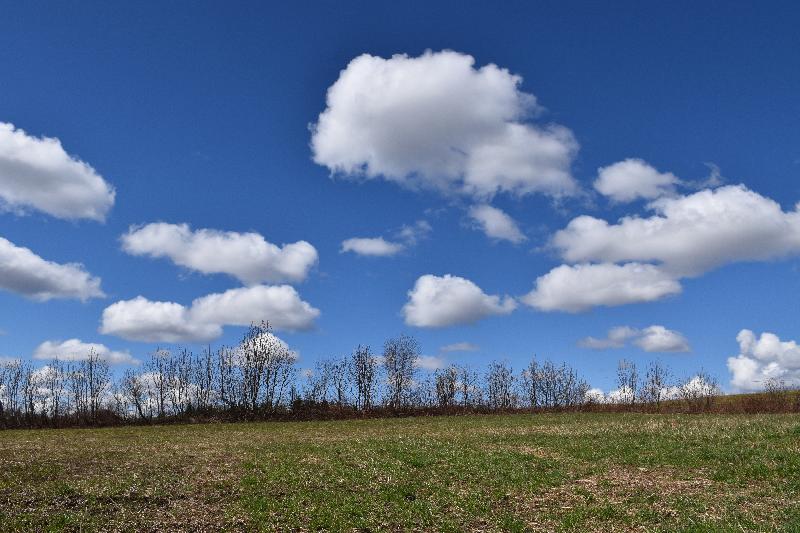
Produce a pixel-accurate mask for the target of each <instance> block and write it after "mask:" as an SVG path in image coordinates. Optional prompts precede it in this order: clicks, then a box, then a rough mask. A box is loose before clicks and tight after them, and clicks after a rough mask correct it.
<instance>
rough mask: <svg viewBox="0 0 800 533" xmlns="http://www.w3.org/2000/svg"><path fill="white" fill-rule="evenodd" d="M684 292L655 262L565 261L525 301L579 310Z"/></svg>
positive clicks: (538, 282) (550, 308)
mask: <svg viewBox="0 0 800 533" xmlns="http://www.w3.org/2000/svg"><path fill="white" fill-rule="evenodd" d="M680 292H681V285H680V283H678V282H677V281H676V280H674V279H672V277H670V276H669V275H667V274H666V273H664V272H663V271H662V270H660V269H659V268H658V267H656V266H653V265H645V264H640V263H627V264H624V265H614V264H609V263H601V264H579V265H572V266H570V265H561V266H559V267H556V268H554V269H552V270H551V271H550V272H548V273H547V274H545V275H543V276H540V277H539V278H537V279H536V283H535V287H534V289H533V290H532V291H531V292H529V293H528V294H526V295H525V296H523V297H522V298H521V301H522V302H523V303H525V304H527V305H529V306H531V307H535V308H536V309H539V310H540V311H567V312H570V313H576V312H580V311H586V310H588V309H591V308H592V307H597V306H609V307H611V306H617V305H625V304H631V303H639V302H651V301H654V300H658V299H660V298H663V297H665V296H669V295H673V294H678V293H680Z"/></svg>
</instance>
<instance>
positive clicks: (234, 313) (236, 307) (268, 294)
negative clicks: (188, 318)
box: [191, 285, 320, 331]
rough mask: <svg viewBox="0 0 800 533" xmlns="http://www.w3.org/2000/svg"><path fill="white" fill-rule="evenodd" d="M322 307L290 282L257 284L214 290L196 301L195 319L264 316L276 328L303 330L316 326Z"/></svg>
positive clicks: (242, 320)
mask: <svg viewBox="0 0 800 533" xmlns="http://www.w3.org/2000/svg"><path fill="white" fill-rule="evenodd" d="M319 314H320V312H319V310H318V309H315V308H314V307H312V306H311V305H310V304H309V303H308V302H305V301H303V300H302V299H301V298H300V295H299V294H298V293H297V291H296V290H295V289H294V287H290V286H289V285H277V286H266V285H256V286H254V287H245V288H239V289H230V290H227V291H225V292H223V293H220V294H210V295H208V296H203V297H202V298H198V299H196V300H195V301H194V302H192V307H191V315H192V318H193V319H194V320H198V321H200V322H208V323H214V324H224V325H231V326H247V325H250V324H251V323H253V322H260V321H262V320H264V321H267V322H269V324H270V325H271V326H272V327H274V328H275V329H279V330H290V331H302V330H308V329H311V328H312V327H313V326H314V319H316V318H317V317H318V316H319Z"/></svg>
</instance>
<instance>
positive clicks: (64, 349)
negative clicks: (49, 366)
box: [33, 339, 139, 364]
mask: <svg viewBox="0 0 800 533" xmlns="http://www.w3.org/2000/svg"><path fill="white" fill-rule="evenodd" d="M90 353H94V354H95V355H97V356H98V357H99V358H100V359H104V360H106V361H108V362H109V363H110V364H138V363H139V361H138V360H136V359H134V358H133V357H131V354H130V353H128V352H127V351H125V352H118V351H114V350H111V349H110V348H108V347H107V346H105V345H103V344H98V343H94V342H83V341H81V340H80V339H68V340H65V341H45V342H43V343H42V344H40V345H39V346H38V347H37V348H36V350H34V352H33V358H34V359H46V360H53V359H57V360H59V361H85V360H87V359H88V358H89V354H90Z"/></svg>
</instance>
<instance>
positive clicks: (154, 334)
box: [100, 285, 320, 342]
mask: <svg viewBox="0 0 800 533" xmlns="http://www.w3.org/2000/svg"><path fill="white" fill-rule="evenodd" d="M319 314H320V312H319V310H318V309H315V308H314V307H312V306H311V305H309V304H308V303H307V302H305V301H303V300H301V299H300V296H299V294H297V291H295V289H294V288H292V287H290V286H288V285H280V286H264V285H256V286H253V287H244V288H238V289H231V290H228V291H225V292H223V293H216V294H210V295H208V296H203V297H201V298H197V299H196V300H194V301H193V302H192V305H191V306H190V307H186V306H184V305H181V304H179V303H174V302H154V301H150V300H148V299H146V298H144V297H142V296H138V297H136V298H134V299H132V300H122V301H119V302H116V303H114V304H112V305H110V306H108V307H107V308H106V309H105V310H104V311H103V317H102V323H101V326H100V332H101V333H105V334H108V335H116V336H118V337H122V338H124V339H128V340H136V341H143V342H181V341H195V342H204V341H209V340H212V339H215V338H217V337H219V336H220V335H221V334H222V327H223V326H247V325H249V324H251V323H258V322H261V321H262V320H264V321H267V322H269V323H270V325H272V326H273V327H274V328H276V329H282V330H291V331H294V330H307V329H310V328H312V327H313V325H314V320H315V319H316V318H317V317H318V316H319Z"/></svg>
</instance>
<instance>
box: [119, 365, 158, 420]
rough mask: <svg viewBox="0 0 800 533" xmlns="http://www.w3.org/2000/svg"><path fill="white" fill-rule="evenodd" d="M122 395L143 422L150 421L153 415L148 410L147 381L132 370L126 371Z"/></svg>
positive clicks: (122, 384) (123, 377) (123, 378)
mask: <svg viewBox="0 0 800 533" xmlns="http://www.w3.org/2000/svg"><path fill="white" fill-rule="evenodd" d="M121 389H122V394H124V395H125V396H126V397H127V398H128V400H129V401H130V402H131V404H132V405H133V408H134V409H135V410H136V414H137V415H138V416H139V418H141V419H142V420H146V419H149V418H150V417H151V416H152V413H151V412H150V411H149V409H148V401H149V399H150V398H149V396H150V395H149V394H148V393H149V391H148V387H147V383H145V380H144V379H143V378H142V376H140V375H139V374H137V373H136V372H134V371H133V370H131V369H128V370H126V371H125V374H123V376H122V381H121Z"/></svg>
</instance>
